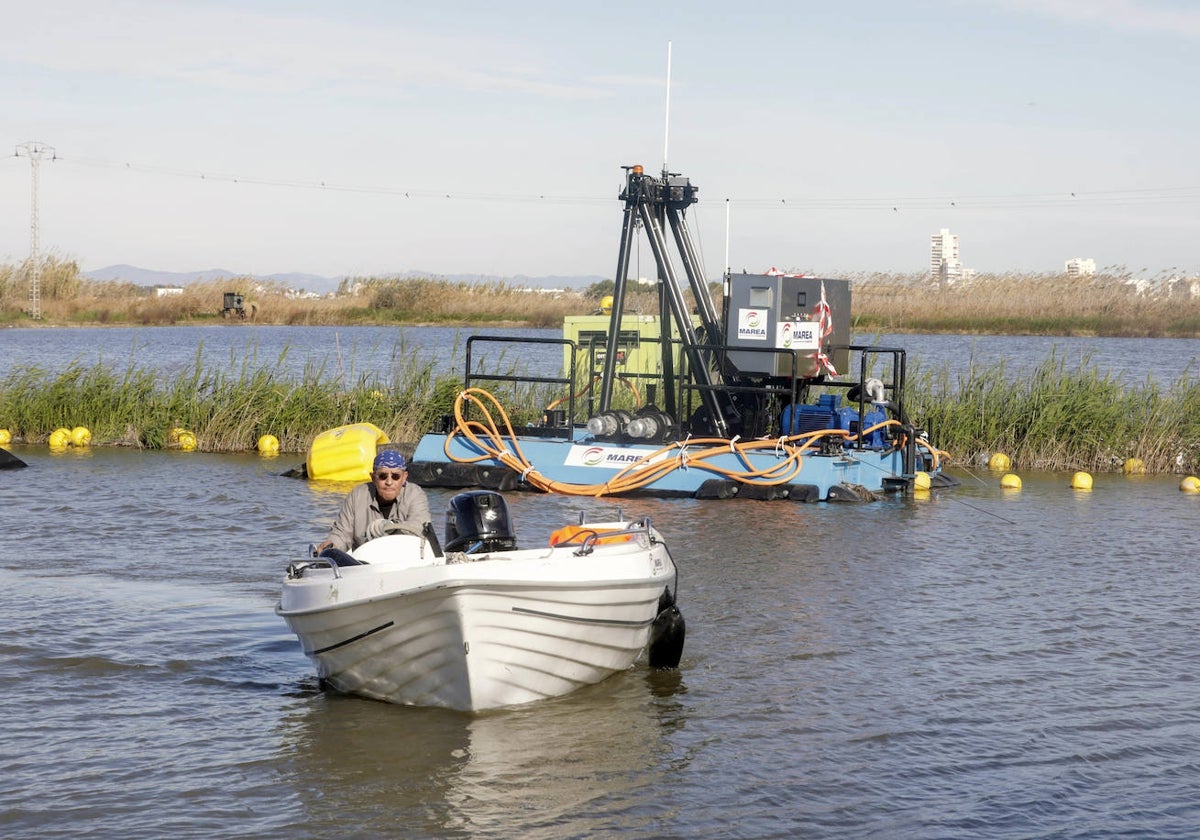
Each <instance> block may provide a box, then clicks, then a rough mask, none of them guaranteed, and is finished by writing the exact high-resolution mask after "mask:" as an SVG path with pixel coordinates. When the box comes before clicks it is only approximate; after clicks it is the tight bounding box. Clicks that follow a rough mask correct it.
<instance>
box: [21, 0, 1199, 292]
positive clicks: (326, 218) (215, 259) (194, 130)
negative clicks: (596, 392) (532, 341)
mask: <svg viewBox="0 0 1200 840" xmlns="http://www.w3.org/2000/svg"><path fill="white" fill-rule="evenodd" d="M0 21H2V23H0V140H2V141H3V143H4V144H7V146H6V147H7V149H8V152H7V155H8V156H7V157H0V161H3V163H2V164H0V262H16V261H20V260H22V259H24V258H25V257H26V256H27V255H28V252H29V247H30V205H31V201H30V182H31V175H32V167H31V162H30V159H29V158H28V157H27V156H25V155H24V153H23V152H22V154H15V152H16V151H17V147H19V146H22V144H24V143H26V142H29V141H38V142H41V143H44V144H47V145H49V146H52V147H53V148H54V150H55V153H56V155H57V159H56V160H49V159H46V160H43V161H42V163H41V166H40V168H39V173H40V190H39V194H40V201H39V205H40V240H41V250H42V252H43V253H51V254H54V255H56V256H58V257H61V258H67V259H75V260H77V261H78V262H79V263H80V265H81V266H82V268H84V269H85V270H89V269H96V268H101V267H104V266H107V265H111V264H115V263H130V264H133V265H137V266H140V267H143V268H150V269H158V270H165V271H199V270H203V269H209V268H224V269H228V270H231V271H235V272H245V273H255V274H269V273H274V272H288V271H302V272H310V273H314V274H323V275H329V276H333V275H343V274H382V273H389V272H399V271H408V270H420V271H427V272H430V273H435V274H461V273H468V274H488V275H500V276H512V275H517V274H528V275H550V274H559V275H583V274H596V275H601V276H605V277H611V276H612V274H613V272H614V270H615V268H616V262H617V244H618V238H619V233H620V226H621V209H622V208H621V204H620V202H619V201H618V200H617V195H618V192H619V190H620V187H621V185H622V182H623V173H622V170H621V167H622V166H623V165H630V164H639V163H640V164H643V165H644V166H645V167H646V170H647V171H648V172H659V171H661V169H662V167H663V164H664V150H665V151H666V153H667V158H668V159H667V161H666V162H667V163H668V164H669V167H670V169H671V170H672V171H676V172H681V173H683V174H684V175H687V176H689V177H690V178H691V179H692V181H693V183H695V184H697V185H698V186H699V188H700V203H699V204H698V205H696V206H695V207H694V208H693V209H692V211H691V214H690V215H689V221H690V224H691V225H692V227H693V231H694V233H695V234H696V236H697V239H698V244H699V247H700V250H701V251H702V254H703V259H704V263H705V271H706V275H707V276H708V277H709V278H710V279H715V278H716V277H718V276H719V275H720V273H721V271H722V270H723V268H724V264H725V261H726V260H725V254H726V241H727V239H728V251H729V262H730V263H731V264H732V266H733V267H734V269H735V270H742V269H743V268H744V269H747V270H750V271H762V270H765V269H767V268H769V267H771V266H778V267H779V268H784V269H790V270H806V271H817V272H821V273H826V274H837V273H844V272H857V271H876V270H878V271H896V272H915V271H921V270H924V269H926V268H927V266H928V259H929V237H930V235H931V234H933V233H936V232H937V231H938V230H939V229H940V228H949V229H950V230H951V231H953V232H954V233H956V234H958V235H959V237H960V247H961V256H962V261H963V263H964V265H966V266H967V267H970V268H975V269H978V270H980V271H995V272H1004V271H1034V272H1058V271H1061V270H1062V268H1063V262H1064V261H1065V260H1066V259H1069V258H1071V257H1090V258H1092V259H1095V261H1096V264H1097V265H1098V266H1100V267H1105V266H1118V265H1121V266H1126V267H1128V268H1129V269H1130V270H1132V271H1134V272H1135V273H1136V272H1139V271H1141V270H1142V269H1146V270H1147V272H1148V273H1150V274H1154V273H1157V272H1160V271H1164V270H1168V269H1171V268H1176V269H1177V270H1179V271H1181V272H1182V271H1186V272H1187V273H1189V274H1193V275H1194V274H1197V273H1200V113H1198V109H1197V104H1196V102H1197V98H1196V93H1195V87H1196V84H1197V82H1198V81H1200V60H1198V57H1200V4H1197V3H1195V2H1193V0H878V2H877V1H876V0H860V1H859V2H853V3H829V2H819V3H818V2H809V0H771V2H754V0H743V2H732V3H731V2H728V0H721V2H709V0H691V2H687V3H674V2H655V0H642V2H638V3H631V2H623V0H604V2H598V1H597V2H567V0H563V2H533V0H505V2H495V0H487V1H486V2H484V1H483V0H480V2H455V0H445V1H444V2H437V3H433V2H429V1H428V0H425V2H421V3H414V2H405V1H404V0H396V1H395V2H384V0H379V2H361V1H360V0H343V2H338V3H333V2H310V1H309V0H237V2H204V3H201V2H189V3H171V2H163V1H162V0H119V1H118V2H112V1H111V0H88V1H87V2H76V0H62V1H61V2H52V3H40V4H39V3H17V2H13V1H12V0H4V2H3V15H2V17H0ZM668 43H670V44H671V79H672V82H671V86H670V127H669V132H667V130H666V122H667V121H666V118H665V114H666V100H667V85H666V74H667V55H668ZM665 141H666V142H665ZM2 148H5V146H4V145H0V149H2ZM727 203H728V208H729V213H728V219H729V224H728V226H727V224H726V217H727V213H726V206H727ZM634 260H635V268H636V267H637V265H639V264H640V265H641V266H643V268H642V270H641V272H640V273H642V274H649V273H652V272H651V271H650V270H649V268H648V266H649V265H650V262H651V256H650V252H649V249H648V247H647V246H645V245H643V246H642V247H641V249H640V250H639V252H638V253H637V254H635V256H634ZM639 260H640V263H638V261H639Z"/></svg>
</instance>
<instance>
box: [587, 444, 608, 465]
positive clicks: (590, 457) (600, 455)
mask: <svg viewBox="0 0 1200 840" xmlns="http://www.w3.org/2000/svg"><path fill="white" fill-rule="evenodd" d="M603 461H604V450H603V449H601V448H600V447H599V446H590V447H588V449H587V450H586V451H585V452H584V453H583V465H584V466H585V467H594V466H596V465H598V464H600V463H601V462H603Z"/></svg>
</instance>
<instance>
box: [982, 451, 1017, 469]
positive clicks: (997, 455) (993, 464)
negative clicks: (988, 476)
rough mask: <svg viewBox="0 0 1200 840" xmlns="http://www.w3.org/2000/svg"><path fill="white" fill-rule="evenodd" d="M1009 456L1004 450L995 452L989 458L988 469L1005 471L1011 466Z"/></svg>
mask: <svg viewBox="0 0 1200 840" xmlns="http://www.w3.org/2000/svg"><path fill="white" fill-rule="evenodd" d="M1011 465H1012V464H1011V462H1010V461H1009V459H1008V456H1007V455H1005V454H1004V453H1003V452H993V453H992V457H991V458H988V469H989V470H995V471H996V472H1004V471H1005V470H1007V469H1008V468H1009V467H1010V466H1011Z"/></svg>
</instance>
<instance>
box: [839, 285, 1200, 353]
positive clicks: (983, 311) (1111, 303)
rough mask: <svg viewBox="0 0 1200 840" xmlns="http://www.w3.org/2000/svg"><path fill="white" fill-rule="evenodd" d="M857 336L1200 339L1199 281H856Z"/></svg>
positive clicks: (853, 286) (855, 318)
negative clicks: (1043, 336)
mask: <svg viewBox="0 0 1200 840" xmlns="http://www.w3.org/2000/svg"><path fill="white" fill-rule="evenodd" d="M851 287H852V289H853V294H854V313H853V317H854V323H855V328H856V329H858V330H862V331H865V332H918V333H946V334H954V333H971V334H976V335H981V334H987V335H1056V336H1057V335H1071V336H1114V337H1131V338H1164V337H1172V338H1194V337H1197V336H1200V280H1195V279H1191V280H1188V279H1182V278H1176V277H1174V276H1171V275H1161V276H1156V277H1152V278H1146V279H1138V278H1135V277H1134V276H1133V275H1131V274H1130V273H1129V272H1127V271H1125V270H1123V269H1120V268H1115V269H1109V270H1107V271H1106V272H1105V273H1101V274H1096V275H1093V276H1090V277H1066V276H1064V275H1048V274H1030V275H1019V274H981V275H979V276H977V277H973V278H970V279H966V280H958V281H956V282H954V283H938V282H937V281H934V280H931V279H930V278H929V275H928V274H921V275H879V274H875V275H862V276H858V277H855V278H852V279H851Z"/></svg>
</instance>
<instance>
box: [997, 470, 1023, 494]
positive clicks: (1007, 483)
mask: <svg viewBox="0 0 1200 840" xmlns="http://www.w3.org/2000/svg"><path fill="white" fill-rule="evenodd" d="M1000 486H1001V487H1003V488H1004V489H1005V490H1020V489H1021V476H1019V475H1017V474H1015V473H1005V474H1004V475H1003V476H1001V477H1000Z"/></svg>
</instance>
